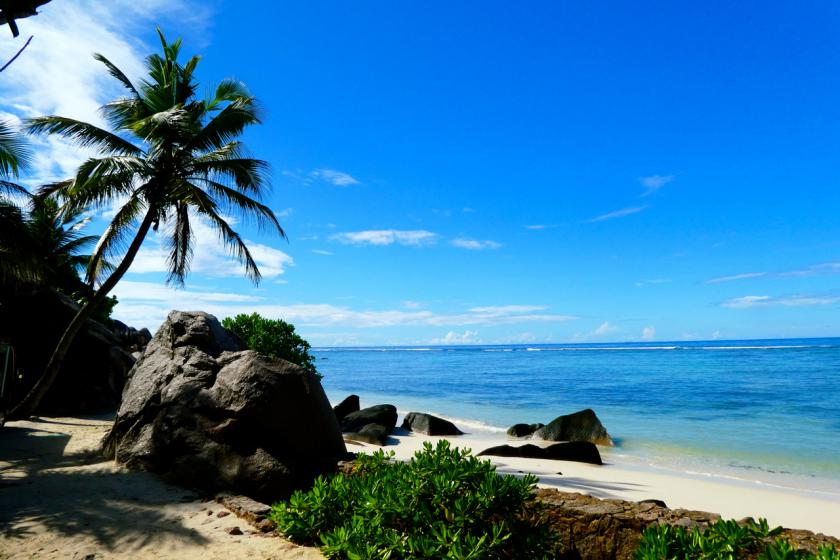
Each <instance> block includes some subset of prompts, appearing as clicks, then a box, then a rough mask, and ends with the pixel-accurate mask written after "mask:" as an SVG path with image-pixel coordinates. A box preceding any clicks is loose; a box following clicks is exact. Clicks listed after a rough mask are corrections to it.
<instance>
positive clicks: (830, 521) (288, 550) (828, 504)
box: [0, 417, 840, 560]
mask: <svg viewBox="0 0 840 560" xmlns="http://www.w3.org/2000/svg"><path fill="white" fill-rule="evenodd" d="M109 426H110V420H109V419H108V418H107V417H97V418H83V419H80V418H38V419H33V420H32V421H27V422H12V423H9V424H7V425H6V427H4V428H3V429H2V431H0V450H2V452H1V453H0V559H2V560H18V559H24V558H26V559H30V558H56V559H57V558H78V559H83V558H87V559H91V560H93V559H97V560H100V559H108V558H128V559H133V558H137V559H140V558H150V557H154V558H162V559H176V558H178V559H191V558H194V559H198V558H201V559H204V560H207V559H225V560H234V559H237V558H243V559H244V558H259V559H271V560H275V559H277V560H280V559H308V558H312V559H315V558H322V556H321V555H320V554H319V552H318V551H317V550H316V549H314V548H306V547H299V546H296V545H294V544H292V543H289V542H288V541H286V540H284V539H282V538H280V537H276V536H273V535H264V534H261V533H259V532H257V531H256V530H255V529H253V528H252V527H251V526H249V525H248V523H247V522H245V521H244V520H242V519H239V518H237V517H236V516H235V515H234V514H232V513H230V512H228V511H227V510H226V509H225V508H224V507H223V506H221V505H219V504H217V503H215V502H213V501H212V500H207V499H206V498H203V497H201V496H198V495H196V494H195V493H193V492H190V491H188V490H185V489H183V488H180V487H177V486H172V485H169V484H166V483H165V482H163V481H161V480H160V479H159V478H158V477H156V476H154V475H152V474H149V473H142V472H130V471H127V470H126V469H123V468H121V467H119V466H117V465H116V464H114V463H113V462H111V461H104V460H102V459H101V457H99V456H98V454H97V453H95V452H94V450H95V449H96V446H97V444H98V442H99V440H100V439H101V437H102V436H103V435H104V433H105V432H106V431H107V429H108V427H109ZM438 439H440V438H438V437H432V436H422V435H418V434H412V433H409V432H405V431H403V430H400V429H397V430H396V434H395V435H393V436H391V439H390V440H389V445H388V446H386V447H384V448H382V449H384V450H386V451H393V452H394V453H395V457H396V458H397V459H401V460H404V459H408V458H410V457H411V456H412V455H413V454H414V452H415V451H417V450H418V449H420V448H421V447H422V445H423V443H424V442H426V441H430V442H432V443H434V442H436V441H437V440H438ZM448 439H450V440H451V441H452V443H454V444H456V445H458V446H461V447H469V448H470V449H472V450H473V451H474V452H478V451H480V450H482V449H485V448H487V447H489V446H491V445H496V444H500V443H503V442H508V443H511V442H510V441H509V440H507V439H506V437H505V436H504V435H499V434H484V433H479V434H466V435H463V436H457V437H451V438H448ZM514 443H515V442H514ZM348 449H349V450H351V451H355V452H367V453H370V452H373V451H375V450H377V449H380V448H379V447H376V446H372V445H357V444H348ZM604 456H605V459H606V462H607V464H605V465H603V466H593V465H587V464H583V463H574V462H567V461H545V460H535V459H518V458H490V459H491V460H492V461H493V462H494V463H495V464H496V466H497V468H498V470H499V472H500V473H505V474H521V473H524V472H531V473H534V474H536V475H537V476H539V477H540V485H541V486H545V487H555V488H558V489H561V490H564V491H572V492H582V493H586V494H590V495H592V496H595V497H599V498H608V499H609V498H616V499H624V500H633V501H638V500H644V499H650V498H657V499H661V500H664V501H665V502H666V503H667V504H668V506H669V507H672V508H677V507H680V508H688V509H696V510H704V511H713V512H718V513H720V514H721V515H723V516H724V517H729V518H736V519H740V518H743V517H746V516H754V517H766V518H767V519H768V520H769V521H770V523H772V524H779V525H783V526H785V527H789V528H796V529H808V530H811V531H815V532H822V533H825V534H827V535H832V536H840V522H838V521H837V520H838V519H840V496H838V495H832V494H827V493H819V492H811V491H806V490H792V489H783V488H772V487H768V486H766V485H762V484H758V483H746V482H743V481H741V482H737V481H729V480H723V479H716V478H709V477H696V476H690V475H686V474H683V473H677V472H670V471H666V470H664V469H663V470H657V469H641V468H637V467H634V466H631V465H623V464H616V463H610V459H609V457H610V454H609V453H608V452H607V453H605V455H604ZM560 473H562V474H560ZM220 515H221V517H220ZM233 527H238V528H239V529H240V530H241V531H242V534H230V532H231V529H232V528H233ZM234 532H236V531H234Z"/></svg>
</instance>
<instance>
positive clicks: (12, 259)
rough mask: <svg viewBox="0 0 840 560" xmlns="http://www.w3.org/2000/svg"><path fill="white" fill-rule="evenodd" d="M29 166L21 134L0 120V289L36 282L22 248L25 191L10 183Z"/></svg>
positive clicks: (29, 262)
mask: <svg viewBox="0 0 840 560" xmlns="http://www.w3.org/2000/svg"><path fill="white" fill-rule="evenodd" d="M28 164H29V150H28V148H27V146H26V143H25V142H24V140H23V137H22V135H21V134H20V132H18V131H17V130H16V129H15V127H14V126H13V125H12V124H11V123H9V122H8V121H3V120H0V286H3V287H8V286H14V285H17V284H19V283H20V282H26V281H32V280H35V279H37V272H36V270H35V268H34V265H35V263H34V261H33V259H32V258H31V256H30V255H29V254H28V252H27V251H25V250H21V249H22V248H24V244H25V241H26V239H27V230H26V219H25V215H24V213H23V211H22V210H21V208H20V206H19V205H18V204H17V202H18V201H20V200H26V199H28V198H29V191H27V190H26V189H25V188H23V187H21V186H20V185H18V184H17V183H14V182H13V179H16V178H17V177H18V175H19V174H20V172H21V171H23V170H24V169H25V168H26V167H27V166H28Z"/></svg>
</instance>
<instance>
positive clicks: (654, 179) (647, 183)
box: [639, 175, 676, 196]
mask: <svg viewBox="0 0 840 560" xmlns="http://www.w3.org/2000/svg"><path fill="white" fill-rule="evenodd" d="M675 178H676V176H675V175H650V176H648V177H639V182H640V183H641V184H642V186H643V187H645V191H644V192H643V193H642V196H650V195H652V194H653V193H655V192H656V191H658V190H659V189H661V188H662V187H664V186H665V185H667V184H668V183H670V182H672V181H673V180H674V179H675Z"/></svg>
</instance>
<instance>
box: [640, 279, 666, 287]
mask: <svg viewBox="0 0 840 560" xmlns="http://www.w3.org/2000/svg"><path fill="white" fill-rule="evenodd" d="M670 281H671V279H670V278H651V279H650V280H639V281H637V282H636V283H635V284H636V287H637V288H640V287H642V286H656V285H658V284H667V283H669V282H670Z"/></svg>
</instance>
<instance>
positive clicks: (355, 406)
mask: <svg viewBox="0 0 840 560" xmlns="http://www.w3.org/2000/svg"><path fill="white" fill-rule="evenodd" d="M359 408H360V406H359V395H350V396H349V397H347V398H345V399H344V400H343V401H341V402H340V403H338V404H337V405H335V406H334V407H333V412H334V413H335V417H336V418H337V419H338V421H339V422H341V421H342V420H344V417H345V416H347V415H348V414H350V413H351V412H358V410H359Z"/></svg>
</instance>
